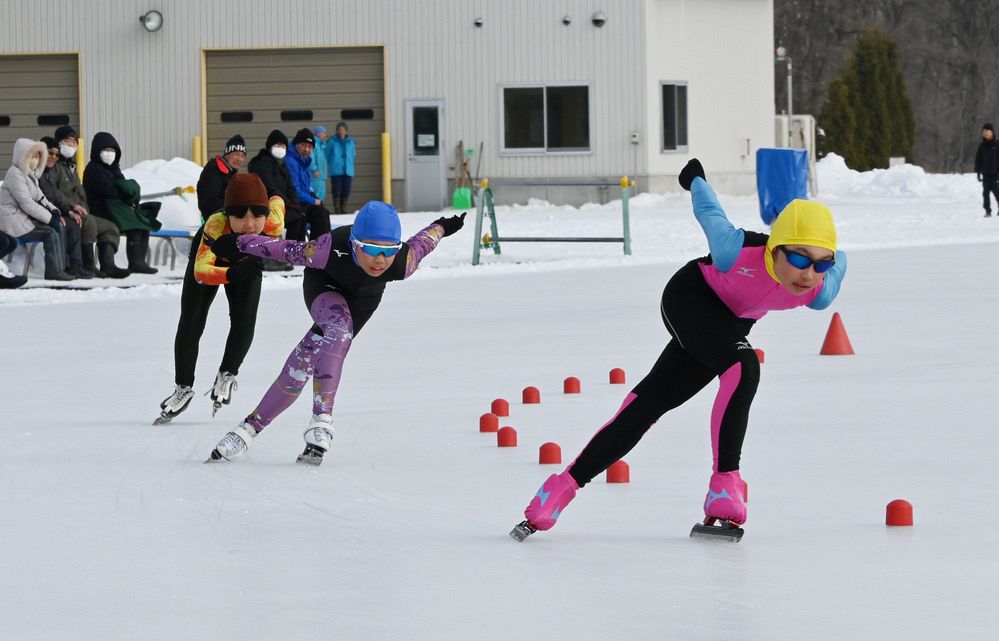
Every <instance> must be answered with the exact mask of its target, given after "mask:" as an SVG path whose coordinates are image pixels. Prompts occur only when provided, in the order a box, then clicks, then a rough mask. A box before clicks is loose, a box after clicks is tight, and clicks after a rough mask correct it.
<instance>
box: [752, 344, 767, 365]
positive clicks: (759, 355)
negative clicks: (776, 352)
mask: <svg viewBox="0 0 999 641" xmlns="http://www.w3.org/2000/svg"><path fill="white" fill-rule="evenodd" d="M753 351H754V352H756V358H757V359H759V361H760V365H762V364H763V363H764V362H766V354H764V353H763V350H762V349H760V348H759V347H757V348H756V349H754V350H753Z"/></svg>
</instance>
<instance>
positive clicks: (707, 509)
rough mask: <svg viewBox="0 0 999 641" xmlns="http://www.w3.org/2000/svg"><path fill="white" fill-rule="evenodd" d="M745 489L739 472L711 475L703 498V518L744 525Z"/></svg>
mask: <svg viewBox="0 0 999 641" xmlns="http://www.w3.org/2000/svg"><path fill="white" fill-rule="evenodd" d="M745 487H746V484H745V483H744V482H743V481H742V477H741V476H739V470H733V471H731V472H715V473H714V474H712V475H711V481H709V483H708V494H707V496H706V497H705V498H704V514H705V516H709V517H713V518H716V519H721V520H728V521H732V522H733V523H736V524H738V525H742V524H743V523H745V522H746V503H745V497H744V494H743V493H744V491H745Z"/></svg>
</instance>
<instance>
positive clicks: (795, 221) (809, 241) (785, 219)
mask: <svg viewBox="0 0 999 641" xmlns="http://www.w3.org/2000/svg"><path fill="white" fill-rule="evenodd" d="M779 245H811V246H812V247H821V248H823V249H828V250H829V251H831V252H833V253H834V254H835V253H836V224H835V223H834V222H833V217H832V212H830V211H829V208H828V207H826V206H825V205H823V204H821V203H817V202H814V201H811V200H800V199H797V198H796V199H794V200H792V201H791V202H790V203H788V205H787V207H785V208H784V210H783V211H781V212H780V215H779V216H777V220H775V221H774V223H773V225H772V226H771V227H770V240H768V241H767V251H766V255H765V258H764V259H765V261H766V264H767V271H768V272H769V273H770V276H771V277H772V278H773V279H774V280H776V281H777V282H780V279H778V278H777V275H776V274H775V273H774V251H773V250H774V249H775V248H776V247H778V246H779Z"/></svg>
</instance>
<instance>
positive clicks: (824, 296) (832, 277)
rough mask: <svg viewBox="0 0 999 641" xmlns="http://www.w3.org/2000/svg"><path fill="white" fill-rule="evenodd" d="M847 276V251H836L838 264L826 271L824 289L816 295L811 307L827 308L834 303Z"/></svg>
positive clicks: (810, 304)
mask: <svg viewBox="0 0 999 641" xmlns="http://www.w3.org/2000/svg"><path fill="white" fill-rule="evenodd" d="M845 276H846V252H843V251H838V252H836V264H835V265H833V266H832V269H830V270H829V271H827V272H826V277H825V280H824V281H823V283H822V290H821V291H819V295H818V296H816V297H815V300H813V301H812V302H811V303H809V304H808V307H810V308H811V309H825V308H826V307H829V306H830V305H832V302H833V301H834V300H836V295H837V294H839V287H840V285H842V284H843V278H844V277H845Z"/></svg>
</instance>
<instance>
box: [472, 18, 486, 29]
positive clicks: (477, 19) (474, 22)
mask: <svg viewBox="0 0 999 641" xmlns="http://www.w3.org/2000/svg"><path fill="white" fill-rule="evenodd" d="M484 23H485V20H483V19H482V18H476V19H475V20H474V21H473V22H472V24H474V25H475V26H476V27H481V26H482V25H483V24H484Z"/></svg>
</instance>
